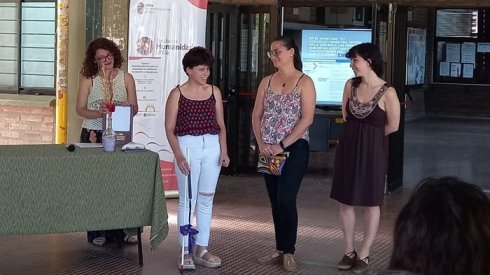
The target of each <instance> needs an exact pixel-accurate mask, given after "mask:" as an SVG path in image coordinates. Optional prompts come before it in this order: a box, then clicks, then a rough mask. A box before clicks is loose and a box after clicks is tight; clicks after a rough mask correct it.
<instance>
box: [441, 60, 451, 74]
mask: <svg viewBox="0 0 490 275" xmlns="http://www.w3.org/2000/svg"><path fill="white" fill-rule="evenodd" d="M439 75H440V76H449V62H441V63H439Z"/></svg>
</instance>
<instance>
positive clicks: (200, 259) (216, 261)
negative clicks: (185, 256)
mask: <svg viewBox="0 0 490 275" xmlns="http://www.w3.org/2000/svg"><path fill="white" fill-rule="evenodd" d="M206 253H207V254H208V257H207V258H208V260H206V259H204V255H206ZM194 262H195V263H196V264H199V265H202V266H205V267H211V268H216V267H220V266H221V259H220V258H218V257H217V256H214V255H213V254H211V253H209V251H208V250H207V249H203V250H201V253H199V255H196V256H194Z"/></svg>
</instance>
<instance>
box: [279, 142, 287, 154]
mask: <svg viewBox="0 0 490 275" xmlns="http://www.w3.org/2000/svg"><path fill="white" fill-rule="evenodd" d="M279 146H281V149H282V150H283V151H284V150H286V146H284V143H282V140H281V141H279Z"/></svg>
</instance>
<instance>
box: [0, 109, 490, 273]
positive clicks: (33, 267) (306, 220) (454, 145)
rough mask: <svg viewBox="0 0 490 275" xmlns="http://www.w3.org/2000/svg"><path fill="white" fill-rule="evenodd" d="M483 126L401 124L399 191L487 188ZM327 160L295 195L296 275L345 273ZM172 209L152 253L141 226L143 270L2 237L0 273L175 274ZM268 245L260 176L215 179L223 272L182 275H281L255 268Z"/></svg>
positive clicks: (325, 156)
mask: <svg viewBox="0 0 490 275" xmlns="http://www.w3.org/2000/svg"><path fill="white" fill-rule="evenodd" d="M486 123H488V122H486V121H483V122H482V121H469V120H468V121H467V120H462V121H455V120H444V119H424V120H421V121H415V122H411V123H409V124H407V125H406V130H405V132H406V142H405V177H404V184H405V186H407V187H413V186H414V185H415V184H416V182H418V180H420V179H421V178H423V177H425V176H429V175H435V176H441V175H446V174H453V175H457V176H461V177H462V178H463V179H466V180H469V181H472V182H475V183H477V184H479V185H480V186H482V187H483V188H485V189H490V184H489V181H488V180H487V179H488V174H489V172H488V169H486V167H489V164H490V158H488V156H489V155H490V154H489V153H490V151H489V150H490V149H489V148H490V146H489V145H490V144H489V143H490V139H489V135H490V130H488V127H486ZM333 154H334V153H333V150H332V152H328V153H314V154H313V155H312V165H311V166H312V167H311V169H310V172H309V174H308V176H307V177H306V179H305V180H304V182H303V185H302V188H301V190H300V193H299V198H298V210H299V217H300V220H299V232H298V242H297V250H296V258H297V260H298V261H299V267H298V270H297V272H296V273H297V274H352V273H351V272H350V271H347V272H341V271H337V270H336V268H335V264H336V262H337V261H338V260H339V259H340V257H341V255H342V252H343V248H342V233H341V231H340V227H339V221H338V218H337V212H338V209H337V205H336V203H335V202H334V201H333V200H331V199H329V198H328V196H329V190H330V180H331V172H332V169H331V168H332V167H331V166H332V164H331V162H332V157H333ZM485 156H487V157H485ZM320 167H324V168H320ZM485 176H486V177H485ZM409 193H410V189H409V188H403V189H401V190H397V192H394V193H391V194H388V195H386V197H385V204H384V206H383V208H382V218H381V225H380V229H379V234H378V236H377V239H376V241H375V244H374V247H373V250H372V253H371V257H372V262H371V268H373V269H381V268H384V267H386V265H387V264H388V261H389V257H390V250H391V235H392V234H391V230H392V227H393V223H394V221H395V218H396V215H397V213H398V211H399V209H400V207H401V206H402V205H403V204H404V202H405V201H406V199H407V197H408V195H409ZM176 203H177V201H176V199H168V200H167V208H168V211H169V223H170V233H169V235H168V237H167V239H166V240H165V241H164V242H163V243H162V244H161V245H160V247H158V248H157V249H156V250H155V251H150V249H149V245H148V237H149V228H145V232H144V234H143V254H144V266H143V267H139V266H138V259H137V250H136V246H128V247H124V248H123V249H119V248H118V247H117V246H115V245H114V246H111V245H110V246H108V247H104V248H96V247H93V246H91V245H89V244H88V243H87V242H86V240H85V234H84V233H71V234H52V235H37V236H7V237H2V238H1V241H2V245H1V246H0V274H179V271H178V269H177V259H178V255H179V253H180V251H179V245H178V243H177V230H176V228H177V226H176V216H175V213H176ZM0 226H1V225H0ZM359 226H362V224H359ZM357 238H358V239H359V240H360V238H362V236H361V235H360V234H359V235H357ZM273 242H274V235H273V229H272V224H271V214H270V209H269V206H268V200H267V196H266V191H265V187H264V185H263V180H262V178H260V177H258V176H236V177H229V176H223V177H221V178H220V183H219V186H218V190H217V193H216V199H215V209H214V218H213V231H212V236H211V245H210V250H211V251H212V252H214V253H215V254H217V255H219V256H220V257H221V258H222V261H223V267H221V268H220V269H207V268H203V267H198V269H197V270H196V271H194V272H189V271H186V272H185V274H283V273H284V272H283V271H282V270H281V268H280V267H279V266H262V265H259V264H258V263H257V261H256V259H257V258H258V257H259V256H261V255H263V254H264V253H267V252H269V251H271V250H272V249H273V248H274V246H273Z"/></svg>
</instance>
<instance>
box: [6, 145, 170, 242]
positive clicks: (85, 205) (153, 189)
mask: <svg viewBox="0 0 490 275" xmlns="http://www.w3.org/2000/svg"><path fill="white" fill-rule="evenodd" d="M167 218H168V215H167V207H166V204H165V194H164V190H163V186H162V180H161V172H160V161H159V158H158V154H156V153H154V152H151V151H138V152H121V151H120V150H118V151H116V152H112V153H106V152H104V151H103V150H102V148H91V149H87V148H84V149H82V148H78V147H77V148H76V150H75V151H74V152H69V151H68V150H67V149H66V148H65V146H64V145H4V146H0V223H1V225H0V235H20V234H48V233H64V232H79V231H87V230H105V229H117V228H131V227H141V226H144V225H151V235H150V246H151V247H152V248H156V247H157V246H158V245H159V244H160V243H161V242H162V241H163V240H164V239H165V237H166V236H167V234H168V221H167Z"/></svg>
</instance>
